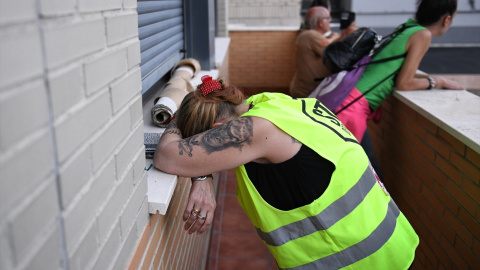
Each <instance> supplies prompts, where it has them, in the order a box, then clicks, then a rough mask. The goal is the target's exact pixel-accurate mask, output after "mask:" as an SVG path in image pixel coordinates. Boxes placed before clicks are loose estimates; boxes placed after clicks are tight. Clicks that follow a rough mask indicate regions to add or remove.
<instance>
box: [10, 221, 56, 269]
mask: <svg viewBox="0 0 480 270" xmlns="http://www.w3.org/2000/svg"><path fill="white" fill-rule="evenodd" d="M57 231H58V227H53V228H52V230H51V231H50V232H49V233H48V234H45V235H43V236H44V238H45V239H44V240H45V241H44V242H43V243H39V245H38V246H37V247H38V249H37V252H36V253H35V254H33V256H32V258H31V259H27V258H21V261H20V262H19V264H20V266H19V267H18V269H61V266H62V264H61V253H60V250H61V247H60V236H59V234H58V232H57ZM2 269H3V268H2Z"/></svg>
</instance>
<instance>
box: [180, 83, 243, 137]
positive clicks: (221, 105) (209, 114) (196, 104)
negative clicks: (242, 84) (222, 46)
mask: <svg viewBox="0 0 480 270" xmlns="http://www.w3.org/2000/svg"><path fill="white" fill-rule="evenodd" d="M219 82H220V85H221V86H222V89H221V90H218V91H215V92H212V93H210V94H208V95H207V96H203V95H202V92H201V91H200V87H201V86H202V84H200V85H199V86H198V87H197V89H196V90H195V91H193V92H191V93H188V94H187V95H186V96H185V98H184V99H183V101H182V104H181V105H180V108H179V109H178V111H177V116H176V118H177V127H178V129H179V130H180V132H182V136H183V137H184V138H187V137H190V136H193V135H195V134H198V133H201V132H204V131H206V130H208V129H210V128H212V125H213V124H214V123H215V122H217V121H218V120H221V119H228V118H230V117H233V116H235V109H236V107H237V105H240V104H242V103H243V101H244V100H245V96H244V95H243V93H242V91H241V90H240V89H238V88H236V87H234V86H230V85H228V84H227V83H225V82H223V81H222V80H219Z"/></svg>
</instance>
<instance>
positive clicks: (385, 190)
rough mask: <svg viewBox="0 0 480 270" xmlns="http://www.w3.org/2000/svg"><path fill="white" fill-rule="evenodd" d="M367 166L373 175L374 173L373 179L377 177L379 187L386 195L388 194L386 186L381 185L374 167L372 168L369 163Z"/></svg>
mask: <svg viewBox="0 0 480 270" xmlns="http://www.w3.org/2000/svg"><path fill="white" fill-rule="evenodd" d="M368 167H369V168H370V170H372V172H373V175H375V179H377V184H378V185H379V186H380V188H381V189H382V190H383V191H384V192H385V194H387V196H390V193H388V191H387V188H385V185H383V183H382V181H380V177H378V175H377V173H376V172H375V169H373V167H372V165H371V164H369V165H368Z"/></svg>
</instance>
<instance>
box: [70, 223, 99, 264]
mask: <svg viewBox="0 0 480 270" xmlns="http://www.w3.org/2000/svg"><path fill="white" fill-rule="evenodd" d="M99 249H100V247H99V246H98V244H97V236H96V227H95V226H92V227H90V230H89V231H88V232H87V234H86V235H85V237H83V239H82V242H81V243H80V245H79V247H78V248H77V250H76V251H75V252H74V253H73V254H72V255H71V257H70V262H71V263H70V269H71V270H82V269H88V265H89V264H92V263H93V261H94V258H95V257H96V254H97V253H98V251H99Z"/></svg>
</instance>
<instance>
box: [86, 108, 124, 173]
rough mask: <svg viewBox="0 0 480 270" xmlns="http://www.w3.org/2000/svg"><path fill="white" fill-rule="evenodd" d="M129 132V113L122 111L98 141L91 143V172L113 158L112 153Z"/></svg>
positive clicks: (100, 135)
mask: <svg viewBox="0 0 480 270" xmlns="http://www.w3.org/2000/svg"><path fill="white" fill-rule="evenodd" d="M129 131H130V113H129V111H128V110H124V111H123V112H122V113H121V115H120V116H118V117H117V118H116V119H114V122H113V123H111V124H109V125H108V126H107V127H106V129H105V130H103V132H102V133H101V134H99V137H98V139H96V140H95V141H94V142H93V143H92V163H93V170H94V171H96V170H97V169H98V168H100V167H101V166H103V165H104V162H105V161H106V160H107V159H108V158H110V157H112V156H113V154H114V151H115V150H116V149H118V148H117V147H118V145H119V144H120V141H122V139H123V138H124V137H123V136H126V135H127V134H128V133H129Z"/></svg>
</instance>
